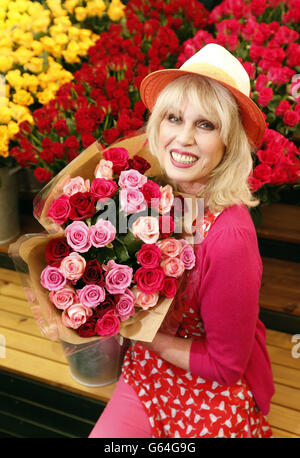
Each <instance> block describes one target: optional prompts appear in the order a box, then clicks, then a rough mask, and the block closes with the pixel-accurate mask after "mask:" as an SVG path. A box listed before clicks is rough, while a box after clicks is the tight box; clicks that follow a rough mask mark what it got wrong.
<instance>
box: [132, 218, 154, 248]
mask: <svg viewBox="0 0 300 458" xmlns="http://www.w3.org/2000/svg"><path fill="white" fill-rule="evenodd" d="M131 230H132V232H133V235H134V236H135V237H138V238H139V239H141V240H143V242H145V243H156V242H157V240H158V238H159V222H158V218H156V217H155V216H140V217H139V218H138V219H137V220H136V221H135V222H134V223H133V225H132V228H131Z"/></svg>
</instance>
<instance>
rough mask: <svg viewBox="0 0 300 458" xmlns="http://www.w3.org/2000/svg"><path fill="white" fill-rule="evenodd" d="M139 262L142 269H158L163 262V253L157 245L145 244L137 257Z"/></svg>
mask: <svg viewBox="0 0 300 458" xmlns="http://www.w3.org/2000/svg"><path fill="white" fill-rule="evenodd" d="M136 259H137V261H138V262H139V263H140V264H141V266H142V267H147V268H149V269H153V268H154V267H158V266H159V263H160V260H161V251H160V249H159V248H158V246H157V245H155V244H153V243H149V244H148V243H145V245H142V247H141V249H140V250H139V251H138V253H137V255H136Z"/></svg>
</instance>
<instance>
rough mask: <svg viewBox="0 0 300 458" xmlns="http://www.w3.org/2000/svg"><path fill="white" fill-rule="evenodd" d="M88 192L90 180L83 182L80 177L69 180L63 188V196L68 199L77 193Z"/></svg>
mask: <svg viewBox="0 0 300 458" xmlns="http://www.w3.org/2000/svg"><path fill="white" fill-rule="evenodd" d="M89 190H90V180H84V179H83V178H82V177H75V178H70V180H69V181H68V183H66V184H65V185H64V187H63V191H64V194H65V195H66V196H69V197H70V196H72V195H73V194H76V193H77V192H87V191H89Z"/></svg>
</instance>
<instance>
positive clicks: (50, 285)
mask: <svg viewBox="0 0 300 458" xmlns="http://www.w3.org/2000/svg"><path fill="white" fill-rule="evenodd" d="M66 281H67V280H66V276H65V275H64V273H63V272H61V271H60V270H59V269H58V268H57V267H51V266H47V267H45V269H44V270H43V271H42V273H41V285H42V286H43V287H44V288H46V289H48V290H49V291H57V290H59V289H61V288H63V287H64V286H65V284H66Z"/></svg>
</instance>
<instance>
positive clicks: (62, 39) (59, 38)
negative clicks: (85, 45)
mask: <svg viewBox="0 0 300 458" xmlns="http://www.w3.org/2000/svg"><path fill="white" fill-rule="evenodd" d="M54 40H55V41H56V43H57V44H59V45H66V44H67V43H68V42H69V38H68V35H66V34H65V33H59V34H58V35H56V36H55V37H54Z"/></svg>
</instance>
